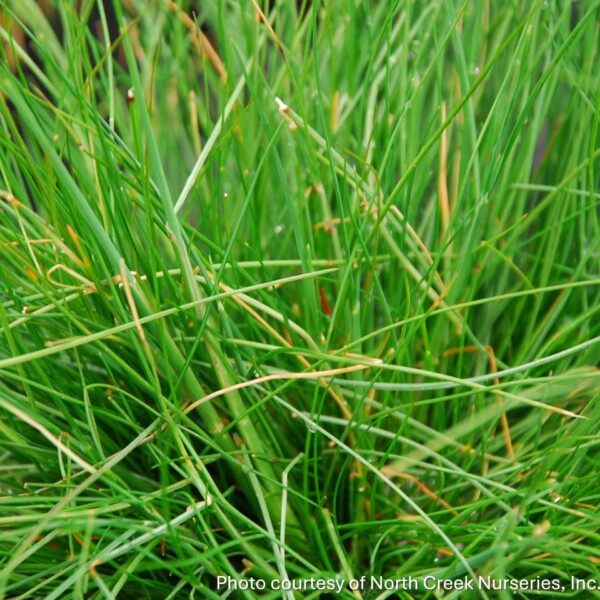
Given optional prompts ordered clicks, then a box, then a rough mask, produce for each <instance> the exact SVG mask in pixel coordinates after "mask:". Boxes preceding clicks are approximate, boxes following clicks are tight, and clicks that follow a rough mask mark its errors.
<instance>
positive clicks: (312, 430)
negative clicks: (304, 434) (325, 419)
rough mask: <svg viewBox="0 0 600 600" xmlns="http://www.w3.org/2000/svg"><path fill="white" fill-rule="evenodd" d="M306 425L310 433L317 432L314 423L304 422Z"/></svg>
mask: <svg viewBox="0 0 600 600" xmlns="http://www.w3.org/2000/svg"><path fill="white" fill-rule="evenodd" d="M304 422H305V423H306V428H307V429H308V432H309V433H316V431H317V424H316V423H314V422H313V421H304Z"/></svg>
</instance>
